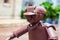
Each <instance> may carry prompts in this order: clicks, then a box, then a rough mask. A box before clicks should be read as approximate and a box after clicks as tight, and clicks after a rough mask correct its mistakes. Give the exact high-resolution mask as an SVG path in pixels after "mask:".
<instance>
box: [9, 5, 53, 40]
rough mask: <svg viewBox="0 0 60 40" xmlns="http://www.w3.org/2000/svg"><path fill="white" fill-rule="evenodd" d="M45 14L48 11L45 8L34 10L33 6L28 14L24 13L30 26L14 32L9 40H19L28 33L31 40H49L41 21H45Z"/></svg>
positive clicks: (28, 10)
mask: <svg viewBox="0 0 60 40" xmlns="http://www.w3.org/2000/svg"><path fill="white" fill-rule="evenodd" d="M30 9H31V10H30ZM45 14H46V10H45V8H44V7H41V6H40V7H35V8H34V7H33V6H31V7H29V8H27V12H26V13H24V15H25V17H26V19H27V21H28V22H29V23H30V24H28V25H27V26H24V27H22V28H20V29H18V30H17V31H14V32H13V36H10V38H9V40H10V39H13V38H15V37H17V38H18V37H20V36H21V35H23V34H25V33H26V32H28V34H29V40H49V39H48V38H49V36H48V34H47V31H46V29H45V27H43V26H42V24H41V22H40V20H43V18H44V15H45ZM50 40H53V39H50Z"/></svg>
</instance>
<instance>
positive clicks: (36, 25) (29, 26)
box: [28, 22, 42, 30]
mask: <svg viewBox="0 0 60 40" xmlns="http://www.w3.org/2000/svg"><path fill="white" fill-rule="evenodd" d="M39 25H40V26H42V24H41V23H40V22H38V23H36V24H35V25H34V26H32V24H29V25H28V29H30V30H31V29H36V28H37V27H38V26H39Z"/></svg>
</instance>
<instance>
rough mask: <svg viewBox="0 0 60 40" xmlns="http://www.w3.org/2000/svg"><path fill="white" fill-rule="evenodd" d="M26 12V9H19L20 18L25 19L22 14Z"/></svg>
mask: <svg viewBox="0 0 60 40" xmlns="http://www.w3.org/2000/svg"><path fill="white" fill-rule="evenodd" d="M25 12H26V9H22V10H21V19H25V16H24V15H23V14H24V13H25Z"/></svg>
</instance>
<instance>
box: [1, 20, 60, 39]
mask: <svg viewBox="0 0 60 40" xmlns="http://www.w3.org/2000/svg"><path fill="white" fill-rule="evenodd" d="M27 24H28V22H27V21H26V20H15V19H13V20H11V19H8V20H0V40H5V39H6V38H7V37H8V36H9V35H10V34H11V33H12V32H13V31H15V30H17V29H19V28H20V27H21V26H24V25H27ZM55 26H56V29H57V33H58V36H59V38H60V31H59V30H60V29H59V27H58V26H57V25H55ZM13 40H28V33H26V34H24V35H22V36H21V37H19V38H14V39H13ZM59 40H60V39H59Z"/></svg>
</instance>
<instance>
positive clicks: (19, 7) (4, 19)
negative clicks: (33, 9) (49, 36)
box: [0, 0, 60, 40]
mask: <svg viewBox="0 0 60 40" xmlns="http://www.w3.org/2000/svg"><path fill="white" fill-rule="evenodd" d="M30 5H33V6H44V7H45V9H46V10H47V12H46V16H45V18H44V20H42V21H41V22H42V23H45V22H47V23H50V24H53V25H54V26H55V27H56V29H57V34H58V37H59V40H60V31H59V30H60V0H0V39H1V40H5V39H6V38H7V37H8V35H10V34H11V32H13V31H15V30H17V29H18V28H20V27H22V26H24V25H27V24H28V22H27V21H26V19H25V16H24V15H23V13H25V12H26V11H25V10H26V7H28V6H30ZM14 40H28V33H26V34H24V35H23V36H21V37H19V38H15V39H14Z"/></svg>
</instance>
